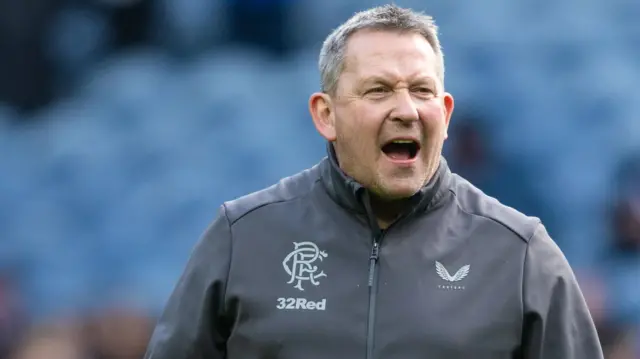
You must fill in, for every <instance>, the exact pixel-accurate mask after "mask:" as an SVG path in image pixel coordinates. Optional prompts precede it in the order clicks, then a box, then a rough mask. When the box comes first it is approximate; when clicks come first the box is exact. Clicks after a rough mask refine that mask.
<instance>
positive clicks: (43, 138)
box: [0, 0, 640, 359]
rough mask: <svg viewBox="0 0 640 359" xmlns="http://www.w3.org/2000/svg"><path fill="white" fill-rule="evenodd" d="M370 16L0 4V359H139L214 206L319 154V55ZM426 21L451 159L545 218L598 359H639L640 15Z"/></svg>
mask: <svg viewBox="0 0 640 359" xmlns="http://www.w3.org/2000/svg"><path fill="white" fill-rule="evenodd" d="M381 3H382V2H381V1H378V0H368V1H367V0H322V1H311V0H0V54H1V56H0V230H1V232H0V233H1V234H0V358H12V359H36V358H37V359H41V358H47V359H120V358H122V359H135V358H141V357H142V355H143V353H144V350H145V346H146V344H147V340H148V337H149V335H150V332H151V330H152V328H153V325H154V321H155V318H157V316H158V314H159V313H160V311H161V310H162V308H163V306H164V303H165V301H166V299H167V297H168V295H169V294H170V292H171V290H172V289H173V285H174V284H175V281H176V280H177V278H178V276H179V275H180V273H181V272H182V270H183V267H184V265H185V263H186V260H187V257H188V255H189V252H190V250H191V248H192V246H193V245H194V244H195V242H196V241H197V239H198V238H199V236H200V235H201V233H202V232H203V231H204V229H205V227H206V226H207V225H208V223H209V222H210V221H211V220H212V218H213V216H214V215H215V212H216V210H217V208H218V206H219V205H220V204H221V203H222V201H225V200H229V199H233V198H235V197H237V196H240V195H243V194H245V193H247V192H250V191H254V190H258V189H261V188H263V187H265V186H268V185H270V184H272V183H273V182H275V181H277V180H278V179H280V178H281V177H283V176H288V175H291V174H293V173H295V172H297V171H299V170H302V169H304V168H307V167H309V166H312V165H314V164H315V163H316V162H318V161H319V160H320V159H321V157H323V156H324V155H325V152H324V151H325V147H324V143H323V141H322V140H321V138H320V136H319V135H318V134H316V132H315V129H314V128H313V125H312V122H311V119H310V117H309V115H308V111H307V100H308V97H309V95H310V94H311V93H312V92H314V91H316V90H318V88H319V74H318V70H317V65H316V63H317V56H318V51H319V49H320V46H321V43H322V41H323V39H324V37H325V36H326V35H328V33H329V32H330V31H331V29H333V28H334V27H336V26H337V25H339V24H340V23H341V22H343V21H345V20H346V19H347V18H348V17H349V16H350V15H352V14H353V12H355V11H358V10H363V9H365V8H367V7H370V6H373V5H378V4H381ZM396 3H397V4H399V5H402V6H408V7H412V8H414V9H417V10H424V11H426V12H428V13H429V14H432V15H433V16H435V18H436V21H437V23H438V24H439V26H440V30H441V39H442V42H443V46H444V51H445V59H446V71H447V75H446V86H447V89H448V90H449V91H450V92H452V93H453V94H454V96H455V97H456V101H457V102H456V111H455V114H454V118H453V122H452V130H451V133H450V139H449V141H448V142H447V144H446V149H445V152H446V153H445V155H446V157H447V159H448V160H449V162H450V165H451V167H452V169H453V170H454V171H455V172H457V173H459V174H461V175H463V176H465V177H466V178H468V179H469V180H471V182H473V183H474V184H476V185H477V186H479V187H480V188H481V189H483V190H484V191H485V192H487V193H488V194H490V195H492V196H495V197H497V198H498V199H500V200H501V201H503V202H504V203H506V204H508V205H510V206H513V207H516V208H517V209H519V210H521V211H523V212H525V213H526V214H529V215H534V216H538V217H540V218H541V219H542V220H543V221H544V222H545V223H546V224H547V226H548V229H549V232H550V233H551V235H552V237H553V238H554V239H555V240H556V241H557V242H558V244H559V245H560V246H561V248H562V249H563V250H564V251H565V253H566V255H567V257H568V259H569V261H570V263H571V264H572V265H573V266H574V268H575V270H576V273H577V274H578V276H579V280H580V283H581V285H582V287H583V290H584V292H585V295H586V296H587V299H588V302H589V305H590V308H591V311H592V313H593V316H594V318H595V319H596V321H597V323H598V330H599V332H600V335H601V339H602V341H603V345H605V348H606V351H607V359H634V358H635V359H637V358H640V334H639V333H640V332H639V331H638V327H639V325H640V87H639V86H638V82H639V80H640V22H639V21H638V18H640V1H637V0H553V1H550V0H542V1H541V0H537V1H533V0H519V1H513V0H484V1H469V2H465V3H464V4H462V3H460V2H456V1H446V0H404V1H400V0H399V1H397V2H396Z"/></svg>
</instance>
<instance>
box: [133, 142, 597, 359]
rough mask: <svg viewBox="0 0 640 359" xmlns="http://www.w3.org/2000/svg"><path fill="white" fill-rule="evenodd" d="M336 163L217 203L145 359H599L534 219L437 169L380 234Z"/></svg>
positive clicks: (553, 250)
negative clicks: (396, 218)
mask: <svg viewBox="0 0 640 359" xmlns="http://www.w3.org/2000/svg"><path fill="white" fill-rule="evenodd" d="M367 199H368V194H367V191H366V190H365V189H364V188H362V187H361V186H360V185H359V184H358V183H356V182H355V181H354V180H352V179H350V178H348V177H346V176H345V175H344V173H343V172H342V171H341V170H340V169H339V168H338V166H337V164H336V161H335V154H334V153H333V152H332V150H331V147H329V156H328V157H327V158H325V159H323V160H322V161H321V162H320V163H319V164H317V165H316V166H314V167H313V168H310V169H308V170H305V171H303V172H301V173H299V174H296V175H294V176H292V177H288V178H285V179H283V180H281V181H280V182H279V183H277V184H275V185H274V186H272V187H270V188H267V189H264V190H262V191H259V192H256V193H252V194H249V195H247V196H244V197H242V198H239V199H236V200H233V201H230V202H226V203H224V204H223V205H222V206H221V207H220V211H219V214H218V216H217V217H216V218H215V219H214V220H213V222H212V224H211V225H210V227H209V228H208V229H207V230H206V232H205V233H204V235H203V237H202V238H201V240H200V241H199V242H198V244H197V245H196V247H195V249H194V251H193V253H192V255H191V258H190V259H189V261H188V264H187V266H186V269H185V271H184V273H183V274H182V276H181V278H180V280H179V282H178V283H177V286H176V287H175V290H174V292H173V294H172V295H171V297H170V298H169V301H168V303H167V305H166V309H165V311H164V313H163V314H162V316H161V318H160V319H159V322H158V324H157V327H156V329H155V331H154V333H153V336H152V338H151V341H150V344H149V347H148V351H147V354H146V356H145V358H146V359H196V358H199V359H200V358H209V359H219V358H228V359H258V358H264V359H266V358H284V359H289V358H296V359H315V358H318V359H320V358H322V359H328V358H334V359H356V358H366V359H373V358H384V359H387V358H393V359H413V358H430V359H438V358H443V359H458V358H460V359H471V358H473V359H484V358H486V359H501V358H504V359H507V358H523V359H524V358H526V359H602V358H603V354H602V351H601V348H600V344H599V340H598V336H597V333H596V330H595V327H594V323H593V321H592V319H591V317H590V315H589V312H588V309H587V306H586V304H585V300H584V299H583V295H582V293H581V291H580V289H579V287H578V284H577V282H576V278H575V277H574V274H573V272H572V270H571V268H570V267H569V264H568V263H567V261H566V259H565V257H564V256H563V254H562V253H561V251H560V249H559V248H558V247H557V246H556V244H555V243H554V242H553V241H552V239H551V238H550V237H549V235H548V234H547V232H546V230H545V227H544V226H543V225H542V224H541V223H540V221H539V220H538V219H537V218H532V217H527V216H525V215H523V214H521V213H519V212H517V211H516V210H514V209H512V208H509V207H507V206H504V205H502V204H500V203H499V202H498V201H496V200H495V199H493V198H491V197H488V196H487V195H485V194H483V193H482V192H481V191H480V190H478V189H477V188H475V187H474V186H473V185H471V184H470V183H469V182H467V181H465V180H464V179H462V178H461V177H459V176H457V175H455V174H453V173H451V171H450V170H449V168H448V167H447V163H446V161H445V160H444V159H442V164H441V166H440V168H439V170H438V172H437V174H436V176H435V177H434V179H433V180H432V181H431V182H430V183H429V184H428V185H426V186H425V187H424V188H423V189H422V190H421V191H420V192H419V193H418V194H416V195H415V196H414V198H413V199H412V201H413V202H412V207H411V209H410V210H409V211H408V212H407V213H406V214H405V215H404V216H403V217H402V218H401V219H400V220H398V221H397V222H396V223H395V224H393V225H392V226H391V227H389V228H388V229H387V230H384V231H382V230H380V229H379V228H378V226H377V224H375V220H374V219H373V216H372V214H371V211H370V207H369V205H368V203H369V202H368V200H367Z"/></svg>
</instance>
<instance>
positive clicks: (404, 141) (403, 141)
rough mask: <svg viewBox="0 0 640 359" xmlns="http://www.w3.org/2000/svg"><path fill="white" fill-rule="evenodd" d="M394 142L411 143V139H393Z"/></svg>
mask: <svg viewBox="0 0 640 359" xmlns="http://www.w3.org/2000/svg"><path fill="white" fill-rule="evenodd" d="M393 142H394V143H412V142H413V141H411V140H394V141H393Z"/></svg>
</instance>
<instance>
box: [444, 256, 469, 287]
mask: <svg viewBox="0 0 640 359" xmlns="http://www.w3.org/2000/svg"><path fill="white" fill-rule="evenodd" d="M470 269H471V266H470V265H469V264H467V265H465V266H463V267H462V268H460V269H458V271H457V272H456V274H454V275H451V274H449V271H448V270H447V268H445V267H444V265H443V264H442V263H440V262H438V261H436V272H437V273H438V276H440V278H442V279H443V280H445V281H447V282H450V283H455V282H459V281H461V280H463V279H464V278H466V277H467V276H468V275H469V270H470ZM438 288H440V289H450V290H461V289H464V286H459V285H442V284H440V285H438Z"/></svg>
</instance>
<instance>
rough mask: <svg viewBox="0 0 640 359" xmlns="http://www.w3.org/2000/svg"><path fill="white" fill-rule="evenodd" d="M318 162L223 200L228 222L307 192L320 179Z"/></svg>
mask: <svg viewBox="0 0 640 359" xmlns="http://www.w3.org/2000/svg"><path fill="white" fill-rule="evenodd" d="M319 166H320V164H317V165H315V166H313V167H311V168H308V169H305V170H303V171H300V172H298V173H296V174H293V175H291V176H288V177H284V178H282V179H281V180H279V181H278V182H277V183H275V184H273V185H271V186H269V187H266V188H263V189H261V190H258V191H255V192H252V193H248V194H246V195H244V196H241V197H238V198H236V199H233V200H229V201H225V202H224V204H223V206H224V207H225V209H226V213H227V217H228V218H229V223H230V224H233V223H235V222H236V221H237V220H239V219H240V218H242V217H243V216H245V215H246V214H248V213H250V212H252V211H254V210H257V209H259V208H262V207H264V206H267V205H269V204H273V203H280V202H287V201H291V200H294V199H296V198H300V197H302V196H304V195H306V194H307V193H309V192H310V191H311V190H312V188H313V187H314V185H315V183H316V182H317V181H318V180H319V179H320V170H319Z"/></svg>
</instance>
